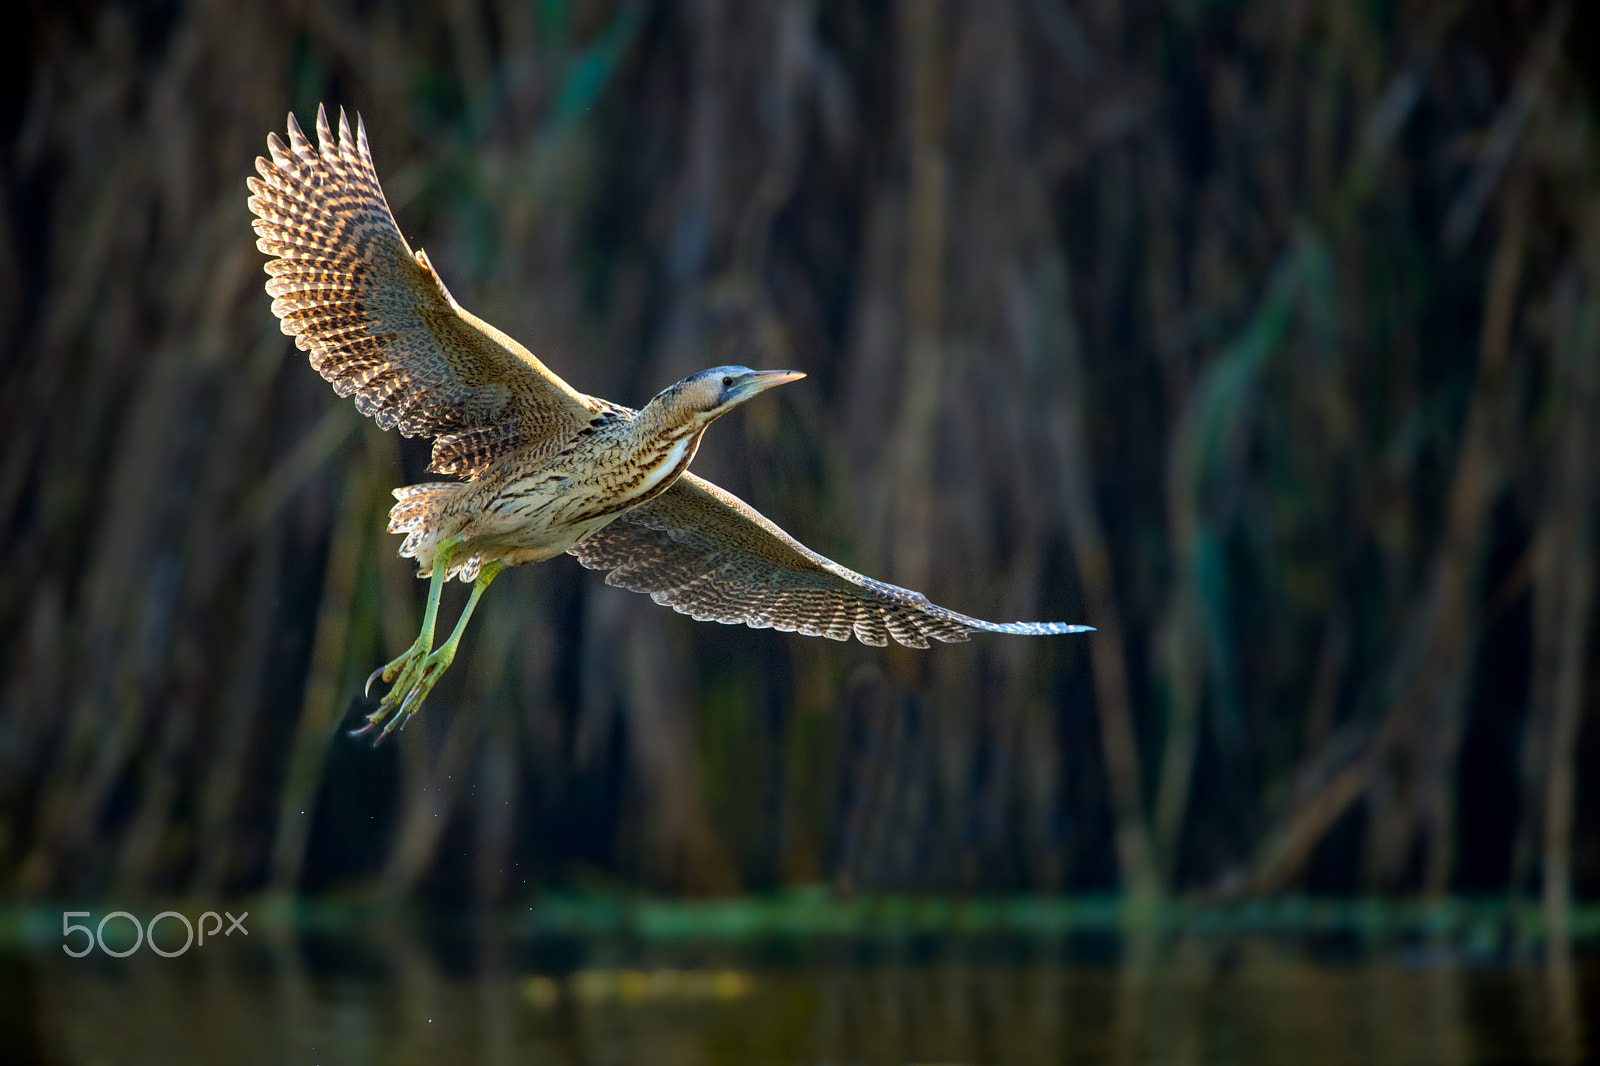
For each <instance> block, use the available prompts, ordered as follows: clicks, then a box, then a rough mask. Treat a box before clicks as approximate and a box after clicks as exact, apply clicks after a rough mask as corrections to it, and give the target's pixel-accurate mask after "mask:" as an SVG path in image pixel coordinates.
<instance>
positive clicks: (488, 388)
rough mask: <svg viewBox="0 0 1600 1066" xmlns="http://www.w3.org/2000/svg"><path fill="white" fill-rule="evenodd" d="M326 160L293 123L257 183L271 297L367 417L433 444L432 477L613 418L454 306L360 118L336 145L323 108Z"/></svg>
mask: <svg viewBox="0 0 1600 1066" xmlns="http://www.w3.org/2000/svg"><path fill="white" fill-rule="evenodd" d="M317 140H318V142H319V146H318V147H313V146H312V144H311V142H310V141H309V140H307V138H306V136H305V134H304V133H303V132H301V129H300V124H299V123H298V122H297V121H295V117H294V116H293V115H292V114H291V115H290V116H289V143H288V145H287V146H285V145H284V143H283V142H282V141H281V140H279V138H278V136H277V135H276V134H272V135H269V136H268V138H267V148H268V151H269V152H271V155H272V158H271V159H267V158H264V157H260V158H257V159H256V171H257V172H258V173H259V174H260V177H252V178H249V179H248V184H249V186H250V192H251V193H252V195H251V197H250V201H249V202H250V210H251V211H253V212H254V213H255V215H256V222H255V231H256V234H257V236H258V238H259V239H258V240H257V242H256V245H257V247H259V248H260V249H261V251H263V252H265V253H266V254H267V255H269V256H274V257H275V258H274V259H273V260H272V261H271V262H269V263H268V264H267V266H266V270H267V273H268V274H271V275H272V280H271V281H269V282H267V292H268V293H269V294H270V295H271V296H272V297H273V301H272V310H273V313H274V314H276V315H277V316H278V318H279V319H281V320H282V327H283V331H284V332H285V333H287V334H289V335H290V336H292V337H294V339H295V344H297V345H298V346H299V347H300V348H301V349H302V350H303V351H306V352H308V353H310V356H311V365H312V366H313V367H315V368H316V369H317V371H318V372H319V373H321V374H322V376H323V377H324V378H326V379H327V380H328V381H329V382H331V383H332V384H333V387H334V390H335V391H337V392H338V393H339V395H341V396H351V397H353V398H354V399H355V403H356V407H357V408H358V409H359V410H360V411H361V413H362V414H365V415H370V416H372V417H373V418H374V419H376V420H377V422H378V425H379V426H381V427H383V428H384V429H390V428H398V429H399V430H400V432H401V433H403V434H405V435H406V436H408V437H409V436H416V435H419V434H420V435H424V436H433V437H437V438H438V439H437V440H435V442H434V448H433V462H432V464H431V469H433V470H436V471H439V472H440V473H446V474H459V475H462V476H464V477H471V476H473V475H476V474H478V473H480V472H481V471H482V470H483V469H484V468H485V467H487V466H488V465H489V463H490V462H491V461H493V460H494V459H495V458H496V457H498V456H500V455H503V454H505V453H506V452H508V451H511V450H512V449H515V448H519V447H523V446H527V445H531V444H537V443H539V442H541V441H544V440H547V439H549V438H552V437H555V436H562V435H567V434H570V433H571V432H572V431H574V430H576V429H578V428H580V427H581V426H583V425H584V424H586V423H587V422H588V421H589V418H590V417H591V416H592V415H593V414H594V413H596V412H598V411H600V410H601V409H602V408H603V406H604V405H603V404H601V403H600V401H597V400H594V399H592V398H591V397H588V396H585V395H583V394H582V393H579V392H577V391H576V390H574V389H573V388H572V387H570V386H569V385H567V383H566V382H564V381H562V380H561V379H560V378H559V377H557V376H556V375H555V374H552V373H551V372H550V371H549V369H547V368H546V367H545V366H544V364H543V363H541V362H539V360H538V359H537V358H535V357H534V355H533V353H532V352H530V351H528V350H527V349H526V348H524V347H523V346H522V345H520V344H518V343H517V342H516V341H514V340H512V339H511V338H510V337H508V336H506V335H505V334H503V333H501V332H500V331H499V330H497V329H495V328H494V327H493V326H490V325H489V324H488V323H486V322H483V321H482V320H480V319H478V318H476V317H474V316H472V315H470V314H468V313H467V312H466V311H465V310H463V309H462V308H461V306H460V305H459V304H457V303H456V302H455V299H454V298H453V297H452V296H451V295H450V293H449V290H447V289H446V288H445V286H444V283H443V282H442V281H441V280H440V279H439V277H438V275H437V274H436V273H434V270H433V266H432V264H430V263H429V262H428V258H427V255H426V254H425V253H423V252H420V251H419V252H417V253H416V254H415V255H413V254H412V252H411V248H410V246H409V245H407V244H406V240H405V238H404V237H403V236H401V234H400V229H399V227H398V226H396V225H395V221H394V216H393V215H392V214H391V213H390V211H389V205H388V202H387V201H386V200H385V199H384V196H383V189H382V188H381V187H380V186H379V184H378V176H377V173H376V171H375V170H374V169H373V165H372V153H371V151H370V149H369V148H368V146H367V131H366V127H365V125H364V124H363V123H362V122H361V120H360V118H359V116H358V117H357V119H356V132H355V135H354V136H352V135H351V132H350V123H349V121H348V120H347V119H346V118H345V114H344V111H343V110H342V109H341V110H340V112H339V136H338V138H337V140H336V139H335V138H334V136H333V133H332V131H331V130H330V129H329V126H328V115H327V111H326V110H325V109H323V108H322V107H320V106H319V107H318V108H317Z"/></svg>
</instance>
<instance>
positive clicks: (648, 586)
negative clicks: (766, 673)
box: [568, 473, 1089, 648]
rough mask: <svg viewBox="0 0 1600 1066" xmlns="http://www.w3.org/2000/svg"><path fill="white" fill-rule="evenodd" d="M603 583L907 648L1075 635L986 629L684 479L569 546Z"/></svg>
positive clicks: (814, 632) (1069, 628) (1046, 629)
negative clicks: (994, 636) (977, 638)
mask: <svg viewBox="0 0 1600 1066" xmlns="http://www.w3.org/2000/svg"><path fill="white" fill-rule="evenodd" d="M568 551H570V552H571V553H572V554H573V555H576V556H577V557H578V561H579V562H581V563H582V564H583V565H584V566H587V567H589V568H590V569H593V570H609V571H611V572H610V573H609V574H607V575H606V584H608V585H619V586H621V587H622V588H625V589H631V590H632V591H634V592H645V593H649V595H650V598H651V599H653V600H655V601H656V602H657V603H661V604H665V605H667V606H669V607H671V608H672V609H673V610H675V611H678V612H679V613H681V614H687V615H690V616H692V617H694V618H697V619H700V620H702V621H707V620H709V621H715V622H728V623H736V622H743V623H744V624H745V625H748V626H754V627H755V628H757V629H765V628H767V627H769V626H770V627H771V628H773V629H780V630H784V631H786V632H798V633H805V634H808V635H810V636H822V637H832V638H833V639H834V640H849V639H850V638H851V637H852V636H854V637H856V638H857V639H859V640H861V641H862V642H863V643H865V644H874V645H880V646H881V645H883V644H887V643H888V639H889V637H891V636H892V637H894V638H895V639H896V640H898V641H899V642H900V643H902V644H906V645H909V646H911V647H913V648H926V647H927V646H928V641H929V639H930V638H931V639H933V640H944V641H960V640H967V639H968V638H969V637H970V636H971V635H972V634H973V633H974V632H978V631H988V632H994V633H1023V634H1035V635H1039V634H1048V633H1081V632H1084V631H1086V630H1087V629H1088V628H1089V627H1088V626H1075V625H1066V624H1064V623H1061V622H1006V623H1002V622H985V621H983V620H982V619H979V618H969V617H967V616H966V615H964V614H957V613H956V612H955V611H949V610H946V609H945V608H943V607H939V606H936V605H934V604H932V603H929V602H928V598H927V597H926V596H924V595H922V593H920V592H912V591H911V590H910V589H903V588H900V587H899V586H898V585H890V584H887V583H886V582H882V581H874V580H872V579H871V578H870V577H863V576H861V575H860V574H858V573H856V572H855V571H853V570H849V569H846V568H845V567H843V566H840V565H839V564H838V563H836V562H834V561H832V560H831V559H826V558H823V557H822V556H821V555H818V554H817V553H816V552H814V551H812V550H811V549H810V548H807V547H806V546H805V545H803V544H801V543H800V542H799V541H797V540H795V539H794V538H793V537H791V536H789V534H787V533H785V532H784V531H783V530H781V529H779V528H778V527H777V526H776V525H774V524H773V523H772V522H770V521H768V520H767V519H766V518H765V517H763V516H762V515H761V513H760V512H758V511H757V510H756V509H755V508H753V507H751V506H750V505H749V504H747V503H745V502H744V501H743V500H741V499H739V498H738V497H737V496H734V495H733V494H732V493H730V492H726V491H724V490H723V489H720V488H718V487H717V486H715V485H713V484H711V483H710V482H709V481H706V480H704V479H702V478H698V477H695V476H694V475H693V474H687V473H686V474H684V475H683V476H682V477H681V478H679V479H678V480H677V482H676V483H674V484H673V486H672V488H670V489H668V490H667V491H666V492H664V493H662V494H661V495H660V496H657V497H656V498H655V499H653V500H651V501H650V502H649V503H645V504H641V505H640V506H638V507H635V508H634V509H633V510H631V511H626V512H624V513H623V514H622V515H621V516H619V517H618V518H617V519H616V520H615V521H613V522H612V523H611V524H610V525H608V526H606V527H605V528H603V529H601V530H599V531H598V532H596V533H594V534H591V535H590V536H589V537H588V538H587V539H585V540H582V541H580V542H579V543H578V544H577V545H575V546H574V547H572V548H569V549H568Z"/></svg>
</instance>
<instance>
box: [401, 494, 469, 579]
mask: <svg viewBox="0 0 1600 1066" xmlns="http://www.w3.org/2000/svg"><path fill="white" fill-rule="evenodd" d="M462 487H463V486H462V485H461V483H459V482H456V483H441V482H432V483H429V484H426V485H402V486H401V487H399V488H397V489H395V490H394V498H395V505H394V506H393V507H391V508H389V532H390V533H404V534H405V535H406V542H405V543H404V544H402V545H401V546H400V555H401V557H402V558H405V559H415V560H416V561H417V576H418V577H428V576H430V575H432V573H433V557H434V552H435V551H436V550H437V548H438V546H439V541H440V539H442V537H443V536H444V530H443V529H442V528H441V524H440V522H439V517H440V512H441V511H442V510H443V509H444V506H445V504H447V503H449V502H450V499H451V498H452V497H453V496H455V494H456V493H457V492H459V491H461V489H462ZM477 563H478V558H477V556H475V555H474V556H472V557H470V558H468V557H465V556H458V557H457V558H455V559H452V560H451V561H450V572H449V573H448V574H447V575H445V576H446V577H455V576H456V575H457V574H458V573H460V574H461V576H462V577H464V578H466V577H469V575H468V574H467V573H466V571H467V570H468V569H469V568H470V570H471V575H470V576H471V577H476V576H477V571H478V566H477Z"/></svg>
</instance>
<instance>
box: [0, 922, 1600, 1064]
mask: <svg viewBox="0 0 1600 1066" xmlns="http://www.w3.org/2000/svg"><path fill="white" fill-rule="evenodd" d="M1597 1005H1600V967H1597V966H1596V965H1595V960H1594V959H1593V958H1591V957H1583V956H1580V958H1579V960H1578V961H1577V962H1576V963H1574V964H1572V965H1570V966H1564V967H1549V966H1546V965H1544V964H1542V963H1539V962H1537V961H1528V962H1508V961H1495V962H1485V961H1481V960H1480V961H1476V962H1473V961H1469V960H1468V959H1467V958H1465V957H1463V956H1461V955H1460V954H1457V953H1453V952H1451V951H1449V950H1445V949H1430V948H1428V947H1426V946H1420V947H1419V946H1415V945H1413V946H1410V947H1406V946H1394V945H1390V946H1385V947H1382V948H1373V947H1366V948H1361V949H1359V950H1356V949H1351V948H1348V947H1346V948H1344V949H1340V950H1329V949H1328V947H1327V946H1326V945H1321V946H1311V945H1308V944H1306V943H1304V942H1299V941H1295V940H1293V939H1288V938H1283V937H1271V938H1242V937H1230V938H1217V937H1183V936H1178V937H1172V938H1168V940H1167V942H1165V943H1164V944H1163V945H1161V946H1159V947H1156V948H1149V949H1144V950H1139V951H1131V950H1129V949H1128V948H1127V947H1126V946H1124V945H1120V944H1113V945H1110V946H1107V945H1099V946H1095V945H1090V946H1089V948H1087V949H1083V948H1068V947H1064V946H1060V945H1056V946H1047V947H1038V946H1035V947H1033V948H1031V949H1030V948H1029V947H1028V946H1026V945H1024V946H1022V948H1021V949H1020V950H1019V949H1018V948H1017V947H1016V946H1015V945H1013V946H1011V947H1008V948H1002V949H999V950H994V949H985V948H974V947H973V946H972V945H965V946H961V945H958V946H956V947H954V948H952V947H950V946H949V945H948V944H931V945H924V949H918V948H916V947H915V946H914V945H913V946H911V947H910V948H902V949H901V950H896V951H893V952H888V951H883V950H863V949H861V948H859V947H855V948H852V947H849V946H842V945H834V946H831V947H825V948H823V949H820V950H819V949H815V948H807V949H806V950H805V951H804V952H803V953H801V952H796V951H793V950H790V951H788V952H785V951H776V952H774V951H766V952H751V951H744V952H735V951H731V950H729V949H726V948H723V949H709V948H707V949H695V948H693V947H686V946H683V945H674V946H673V947H672V948H671V950H670V951H663V950H659V949H648V948H642V947H637V946H635V947H633V948H626V947H619V946H616V945H613V946H610V947H605V946H593V945H588V946H585V945H583V944H581V943H579V944H573V943H568V944H561V943H556V944H542V945H533V946H530V945H526V944H523V945H518V944H516V943H512V942H507V941H502V940H495V939H494V938H491V937H482V938H478V939H476V940H474V939H473V938H471V937H470V936H469V937H467V938H465V942H463V943H452V942H450V938H448V937H446V938H440V937H432V938H429V937H417V936H409V935H401V934H396V935H393V936H391V937H388V938H378V939H376V940H363V941H359V942H356V941H346V940H339V939H327V938H308V937H306V936H296V937H289V936H283V935H278V936H276V937H274V936H273V935H272V934H270V933H267V932H260V931H258V932H257V933H256V934H255V935H252V936H251V937H250V938H249V940H248V941H247V942H246V941H243V940H242V938H236V939H233V940H229V941H219V942H216V943H213V944H208V946H207V947H206V948H205V950H204V951H203V952H202V951H199V950H194V951H190V952H188V953H187V954H185V955H184V956H182V957H179V958H174V959H165V958H161V957H159V956H155V955H152V954H151V953H150V952H149V951H147V950H146V951H140V952H138V953H136V954H134V955H131V956H130V957H128V958H126V959H110V958H106V957H105V956H103V955H96V956H91V957H89V958H84V959H73V958H68V957H66V956H65V955H64V954H63V953H62V952H61V950H60V945H59V944H52V945H48V946H40V945H35V946H33V947H30V948H18V947H13V948H11V949H8V950H7V953H5V954H0V1062H4V1063H7V1064H17V1066H20V1064H25V1063H35V1062H43V1063H62V1064H67V1063H71V1064H85V1066H87V1064H102V1063H105V1064H112V1063H116V1064H122V1063H129V1064H143V1063H149V1064H163V1066H181V1064H188V1063H238V1064H254V1063H261V1064H273V1066H282V1064H319V1063H320V1064H343V1063H383V1064H385V1066H408V1064H413V1063H415V1064H418V1066H422V1064H426V1066H443V1064H454V1063H481V1064H484V1066H501V1064H507V1066H509V1064H512V1063H571V1064H575V1066H578V1064H624V1063H641V1064H643V1063H650V1064H658V1066H659V1064H676V1063H684V1064H690V1063H713V1064H716V1063H727V1064H735V1063H738V1064H745V1063H840V1064H844V1063H1240V1064H1255V1063H1297V1064H1308V1066H1316V1064H1334V1063H1339V1064H1344V1063H1349V1064H1382V1063H1439V1064H1455V1063H1524V1062H1527V1063H1534V1062H1551V1063H1565V1062H1581V1061H1587V1060H1588V1059H1589V1058H1590V1057H1591V1053H1592V1049H1593V1047H1594V1035H1593V1034H1594V1031H1595V1025H1596V1024H1597V1023H1596V1014H1595V1013H1594V1012H1595V1009H1596V1007H1597Z"/></svg>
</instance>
